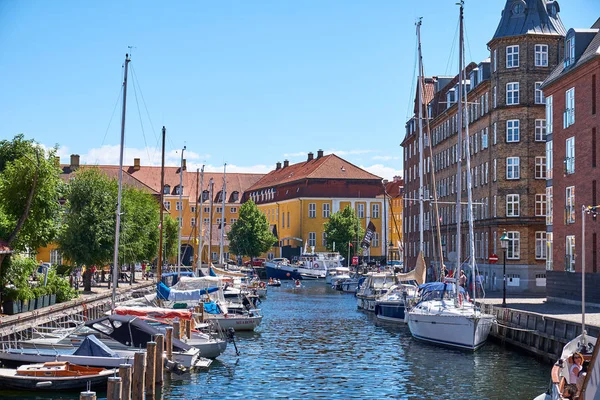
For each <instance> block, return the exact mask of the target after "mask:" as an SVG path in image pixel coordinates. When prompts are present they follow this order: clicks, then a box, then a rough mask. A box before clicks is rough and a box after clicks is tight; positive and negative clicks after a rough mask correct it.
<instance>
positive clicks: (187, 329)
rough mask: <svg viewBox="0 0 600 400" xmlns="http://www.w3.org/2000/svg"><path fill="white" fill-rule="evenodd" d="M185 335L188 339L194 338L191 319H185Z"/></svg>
mask: <svg viewBox="0 0 600 400" xmlns="http://www.w3.org/2000/svg"><path fill="white" fill-rule="evenodd" d="M185 337H186V338H188V340H189V339H191V338H192V321H191V320H189V319H186V320H185Z"/></svg>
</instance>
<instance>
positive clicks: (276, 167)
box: [275, 161, 281, 171]
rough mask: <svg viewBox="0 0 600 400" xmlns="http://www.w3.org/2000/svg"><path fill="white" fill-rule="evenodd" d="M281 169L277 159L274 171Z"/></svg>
mask: <svg viewBox="0 0 600 400" xmlns="http://www.w3.org/2000/svg"><path fill="white" fill-rule="evenodd" d="M280 169H281V163H280V162H279V161H277V164H275V171H277V170H280Z"/></svg>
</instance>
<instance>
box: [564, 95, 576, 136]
mask: <svg viewBox="0 0 600 400" xmlns="http://www.w3.org/2000/svg"><path fill="white" fill-rule="evenodd" d="M563 119H564V127H565V128H568V127H569V126H571V125H573V124H574V123H575V88H571V89H569V90H567V91H566V92H565V113H564V118H563Z"/></svg>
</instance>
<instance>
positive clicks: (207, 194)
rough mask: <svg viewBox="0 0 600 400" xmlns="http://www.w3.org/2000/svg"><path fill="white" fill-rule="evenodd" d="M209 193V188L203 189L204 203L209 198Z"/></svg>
mask: <svg viewBox="0 0 600 400" xmlns="http://www.w3.org/2000/svg"><path fill="white" fill-rule="evenodd" d="M209 195H210V193H209V192H208V190H203V191H202V203H204V202H205V201H206V200H208V196H209Z"/></svg>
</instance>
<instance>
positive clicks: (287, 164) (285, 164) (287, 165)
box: [283, 160, 290, 168]
mask: <svg viewBox="0 0 600 400" xmlns="http://www.w3.org/2000/svg"><path fill="white" fill-rule="evenodd" d="M289 166H290V162H289V161H288V160H283V168H285V167H289Z"/></svg>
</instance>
